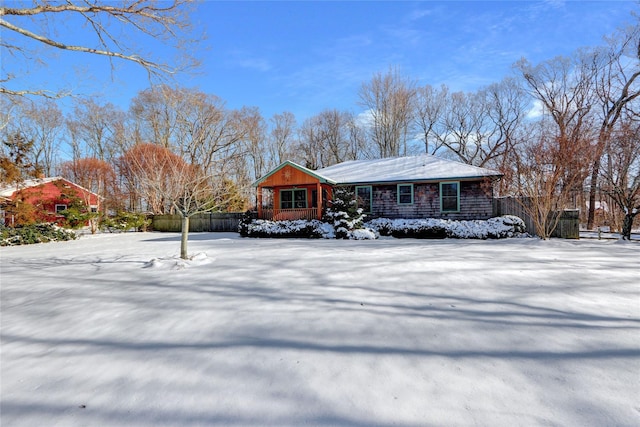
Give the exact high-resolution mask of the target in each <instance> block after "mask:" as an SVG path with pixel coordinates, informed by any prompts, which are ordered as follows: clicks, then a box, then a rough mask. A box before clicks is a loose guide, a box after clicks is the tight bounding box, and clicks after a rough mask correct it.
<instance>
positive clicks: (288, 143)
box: [263, 111, 296, 168]
mask: <svg viewBox="0 0 640 427" xmlns="http://www.w3.org/2000/svg"><path fill="white" fill-rule="evenodd" d="M270 121H271V133H270V135H269V150H268V152H267V153H263V154H264V155H268V157H269V159H270V160H271V162H270V164H269V168H273V167H275V166H277V165H279V164H280V163H282V162H284V161H285V160H288V159H289V157H290V156H291V155H292V153H291V151H292V150H293V146H294V144H295V134H296V118H295V116H294V115H293V113H290V112H288V111H285V112H283V113H282V114H274V115H273V117H272V118H271V120H270Z"/></svg>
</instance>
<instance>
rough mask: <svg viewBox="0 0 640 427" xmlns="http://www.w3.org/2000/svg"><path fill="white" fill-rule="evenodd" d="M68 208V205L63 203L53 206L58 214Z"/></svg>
mask: <svg viewBox="0 0 640 427" xmlns="http://www.w3.org/2000/svg"><path fill="white" fill-rule="evenodd" d="M49 206H51V205H49ZM59 207H62V209H58V208H59ZM68 208H69V206H68V205H65V204H63V203H56V204H55V206H54V207H53V210H54V211H55V213H56V214H59V213H60V212H62V211H66V210H67V209H68Z"/></svg>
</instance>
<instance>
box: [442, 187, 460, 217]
mask: <svg viewBox="0 0 640 427" xmlns="http://www.w3.org/2000/svg"><path fill="white" fill-rule="evenodd" d="M440 211H441V212H459V211H460V183H459V182H441V183H440Z"/></svg>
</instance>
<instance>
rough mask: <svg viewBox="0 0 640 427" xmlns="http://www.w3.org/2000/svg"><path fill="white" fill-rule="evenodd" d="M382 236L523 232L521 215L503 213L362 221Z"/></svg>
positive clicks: (509, 234) (472, 236)
mask: <svg viewBox="0 0 640 427" xmlns="http://www.w3.org/2000/svg"><path fill="white" fill-rule="evenodd" d="M365 226H366V227H369V228H372V229H373V230H376V231H377V232H379V233H380V234H381V235H383V236H393V237H413V238H418V239H444V238H447V237H451V238H457V239H501V238H506V237H516V236H518V235H520V234H522V233H524V232H525V225H524V221H522V219H520V218H518V217H516V216H513V215H505V216H501V217H496V218H490V219H488V220H486V221H483V220H469V221H453V220H448V219H436V218H427V219H388V218H378V219H374V220H371V221H369V222H367V223H366V224H365Z"/></svg>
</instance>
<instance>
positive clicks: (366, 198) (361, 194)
mask: <svg viewBox="0 0 640 427" xmlns="http://www.w3.org/2000/svg"><path fill="white" fill-rule="evenodd" d="M371 194H372V191H371V186H370V185H367V186H362V187H356V200H357V202H358V207H359V208H362V212H364V213H371V211H372V199H373V198H372V197H371Z"/></svg>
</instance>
